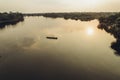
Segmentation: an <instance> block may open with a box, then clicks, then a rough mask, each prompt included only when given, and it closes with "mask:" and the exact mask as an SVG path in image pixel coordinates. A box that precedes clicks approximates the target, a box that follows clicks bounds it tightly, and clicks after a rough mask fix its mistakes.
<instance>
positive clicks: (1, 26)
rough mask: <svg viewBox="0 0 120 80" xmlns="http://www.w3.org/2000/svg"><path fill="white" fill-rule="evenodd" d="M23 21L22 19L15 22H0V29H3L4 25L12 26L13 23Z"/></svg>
mask: <svg viewBox="0 0 120 80" xmlns="http://www.w3.org/2000/svg"><path fill="white" fill-rule="evenodd" d="M23 21H24V19H23V20H21V21H16V22H10V23H2V24H0V29H4V28H5V27H6V26H9V25H12V26H14V25H16V24H18V23H19V22H23Z"/></svg>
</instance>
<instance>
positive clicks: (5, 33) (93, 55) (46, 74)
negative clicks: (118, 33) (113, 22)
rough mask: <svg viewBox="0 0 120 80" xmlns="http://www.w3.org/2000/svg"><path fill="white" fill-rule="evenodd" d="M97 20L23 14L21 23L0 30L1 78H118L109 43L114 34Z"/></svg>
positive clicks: (118, 72) (13, 79)
mask: <svg viewBox="0 0 120 80" xmlns="http://www.w3.org/2000/svg"><path fill="white" fill-rule="evenodd" d="M98 24H99V22H98V20H92V21H87V22H86V21H74V20H64V19H59V18H58V19H50V18H47V19H46V18H43V17H29V18H28V17H26V18H25V22H24V24H22V23H20V24H18V25H16V27H14V28H13V27H8V28H5V29H4V30H0V38H1V39H0V55H1V56H2V57H1V58H0V79H1V80H98V78H99V79H100V80H106V79H108V80H116V79H118V80H119V79H120V77H119V76H120V71H119V70H120V68H119V66H118V65H120V64H119V60H118V59H117V58H116V56H114V55H113V51H112V50H111V49H110V48H109V47H108V46H109V44H110V43H111V42H112V41H113V40H114V38H113V37H112V36H111V35H109V34H107V33H106V32H104V31H101V30H99V29H97V25H98ZM90 35H92V36H90ZM47 36H57V37H58V38H59V39H58V40H49V39H46V37H47Z"/></svg>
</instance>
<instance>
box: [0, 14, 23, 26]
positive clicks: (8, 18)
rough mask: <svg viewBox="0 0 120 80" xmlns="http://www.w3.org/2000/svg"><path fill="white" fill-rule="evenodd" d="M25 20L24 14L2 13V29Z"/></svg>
mask: <svg viewBox="0 0 120 80" xmlns="http://www.w3.org/2000/svg"><path fill="white" fill-rule="evenodd" d="M23 20H24V16H23V14H22V13H12V12H10V13H0V27H1V28H2V27H4V26H5V25H10V24H12V25H13V24H16V23H18V22H20V21H23Z"/></svg>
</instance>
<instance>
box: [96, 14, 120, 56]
mask: <svg viewBox="0 0 120 80" xmlns="http://www.w3.org/2000/svg"><path fill="white" fill-rule="evenodd" d="M99 22H100V24H99V26H98V28H99V29H104V30H105V31H106V32H108V33H110V34H111V35H113V36H114V37H115V38H116V41H115V42H113V43H112V44H111V48H112V49H114V50H115V51H116V52H115V53H116V54H119V55H120V13H117V14H114V15H111V16H108V17H100V18H99Z"/></svg>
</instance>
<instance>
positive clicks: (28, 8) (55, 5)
mask: <svg viewBox="0 0 120 80" xmlns="http://www.w3.org/2000/svg"><path fill="white" fill-rule="evenodd" d="M6 11H7V12H8V11H18V12H26V13H27V12H32V13H34V12H83V11H84V12H91V11H92V12H96V11H98V12H101V11H120V0H0V12H6Z"/></svg>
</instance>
